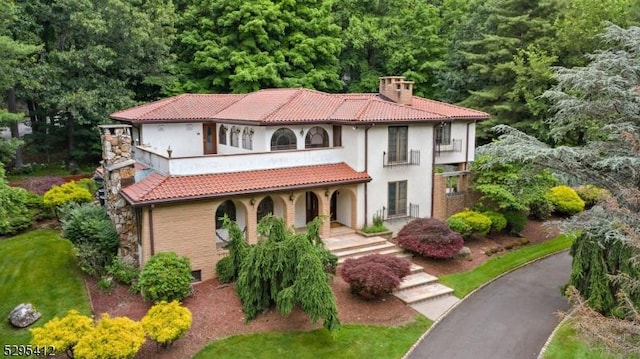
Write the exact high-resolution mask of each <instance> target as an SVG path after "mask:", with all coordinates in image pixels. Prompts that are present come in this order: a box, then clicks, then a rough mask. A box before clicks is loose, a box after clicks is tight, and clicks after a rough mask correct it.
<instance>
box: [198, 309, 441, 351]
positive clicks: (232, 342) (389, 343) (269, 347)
mask: <svg viewBox="0 0 640 359" xmlns="http://www.w3.org/2000/svg"><path fill="white" fill-rule="evenodd" d="M431 324H432V322H431V321H430V320H429V319H427V318H425V317H423V316H418V317H417V318H416V320H415V321H414V322H412V323H409V324H407V325H404V326H401V327H378V326H367V325H356V324H350V325H344V326H343V327H342V328H341V329H340V330H339V331H338V333H337V334H336V335H335V338H333V337H332V334H331V333H329V332H328V331H327V330H325V329H318V330H314V331H310V332H293V333H262V334H248V335H237V336H233V337H229V338H226V339H222V340H219V341H215V342H213V343H210V344H209V345H207V346H206V347H204V349H202V350H201V351H200V352H199V353H198V354H197V355H196V356H195V357H196V358H255V357H256V353H259V357H260V358H261V359H269V358H277V359H280V358H296V359H307V358H308V359H322V358H341V359H349V358H354V359H359V358H378V359H383V358H401V357H402V356H403V355H404V354H405V353H406V352H407V351H408V350H409V348H410V347H411V345H413V344H414V343H415V342H416V341H417V340H418V338H420V336H421V335H422V334H423V333H424V332H425V331H426V330H427V328H429V326H431Z"/></svg>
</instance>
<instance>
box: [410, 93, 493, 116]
mask: <svg viewBox="0 0 640 359" xmlns="http://www.w3.org/2000/svg"><path fill="white" fill-rule="evenodd" d="M412 98H417V99H419V100H423V101H427V102H432V103H433V102H434V103H438V104H442V105H445V106H451V107H454V108H457V109H460V110H465V111H471V112H476V113H477V114H479V115H480V114H484V115H489V114H488V113H486V112H484V111H480V110H476V109H473V108H469V107H463V106H460V105H455V104H452V103H448V102H444V101H438V100H434V99H430V98H426V97H420V96H412ZM443 116H447V117H455V116H448V115H443Z"/></svg>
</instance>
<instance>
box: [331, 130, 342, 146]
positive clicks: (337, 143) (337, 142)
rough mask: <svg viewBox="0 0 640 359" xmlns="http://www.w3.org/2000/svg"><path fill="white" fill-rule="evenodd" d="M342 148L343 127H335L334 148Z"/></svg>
mask: <svg viewBox="0 0 640 359" xmlns="http://www.w3.org/2000/svg"><path fill="white" fill-rule="evenodd" d="M341 146H342V126H333V147H341Z"/></svg>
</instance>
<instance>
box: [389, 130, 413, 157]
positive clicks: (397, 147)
mask: <svg viewBox="0 0 640 359" xmlns="http://www.w3.org/2000/svg"><path fill="white" fill-rule="evenodd" d="M408 133H409V128H408V127H407V126H389V162H390V163H393V162H407V159H408V156H407V152H408V151H407V149H408V147H407V135H408Z"/></svg>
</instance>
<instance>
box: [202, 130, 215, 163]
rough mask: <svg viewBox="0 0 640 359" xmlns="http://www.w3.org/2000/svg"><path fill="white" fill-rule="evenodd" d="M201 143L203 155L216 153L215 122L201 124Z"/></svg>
mask: <svg viewBox="0 0 640 359" xmlns="http://www.w3.org/2000/svg"><path fill="white" fill-rule="evenodd" d="M202 132H203V134H202V144H203V152H204V154H205V155H213V154H215V153H216V137H217V136H216V124H215V123H203V124H202Z"/></svg>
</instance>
